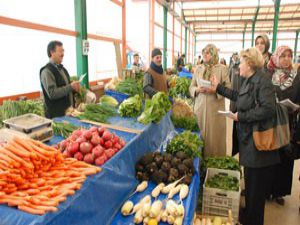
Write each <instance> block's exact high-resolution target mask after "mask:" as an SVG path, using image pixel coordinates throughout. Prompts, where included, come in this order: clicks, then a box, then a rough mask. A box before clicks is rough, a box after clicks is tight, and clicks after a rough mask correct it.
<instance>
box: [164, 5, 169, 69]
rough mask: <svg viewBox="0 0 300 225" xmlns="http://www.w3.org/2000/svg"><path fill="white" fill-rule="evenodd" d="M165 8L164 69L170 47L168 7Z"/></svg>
mask: <svg viewBox="0 0 300 225" xmlns="http://www.w3.org/2000/svg"><path fill="white" fill-rule="evenodd" d="M163 8H164V50H163V57H164V59H163V68H164V70H166V69H167V47H168V43H167V41H168V38H167V37H168V9H167V7H165V6H164V7H163Z"/></svg>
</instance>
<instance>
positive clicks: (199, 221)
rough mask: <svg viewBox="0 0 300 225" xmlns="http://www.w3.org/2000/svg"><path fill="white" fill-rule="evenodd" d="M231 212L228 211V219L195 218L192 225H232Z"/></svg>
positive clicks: (216, 217) (217, 217)
mask: <svg viewBox="0 0 300 225" xmlns="http://www.w3.org/2000/svg"><path fill="white" fill-rule="evenodd" d="M234 224H235V223H234V222H233V217H232V211H231V210H228V217H222V218H221V217H219V216H215V217H212V216H201V217H198V216H195V217H194V225H234Z"/></svg>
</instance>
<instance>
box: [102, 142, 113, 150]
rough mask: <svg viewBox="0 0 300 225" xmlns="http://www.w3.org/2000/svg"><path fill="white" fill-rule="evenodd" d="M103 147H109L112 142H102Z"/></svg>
mask: <svg viewBox="0 0 300 225" xmlns="http://www.w3.org/2000/svg"><path fill="white" fill-rule="evenodd" d="M104 147H105V148H106V149H108V148H111V147H112V142H111V141H106V142H105V143H104Z"/></svg>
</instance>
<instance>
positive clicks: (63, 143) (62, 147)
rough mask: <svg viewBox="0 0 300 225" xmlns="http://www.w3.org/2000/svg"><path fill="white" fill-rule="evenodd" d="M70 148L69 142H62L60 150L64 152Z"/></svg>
mask: <svg viewBox="0 0 300 225" xmlns="http://www.w3.org/2000/svg"><path fill="white" fill-rule="evenodd" d="M67 146H68V141H67V140H63V141H62V142H60V144H59V147H60V149H61V150H62V151H63V150H65V149H66V147H67Z"/></svg>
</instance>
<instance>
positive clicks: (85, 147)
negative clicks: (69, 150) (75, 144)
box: [79, 142, 93, 154]
mask: <svg viewBox="0 0 300 225" xmlns="http://www.w3.org/2000/svg"><path fill="white" fill-rule="evenodd" d="M79 148H80V151H81V152H82V153H83V154H87V153H90V152H91V151H92V148H93V146H92V144H91V143H89V142H83V143H81V144H80V147H79Z"/></svg>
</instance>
